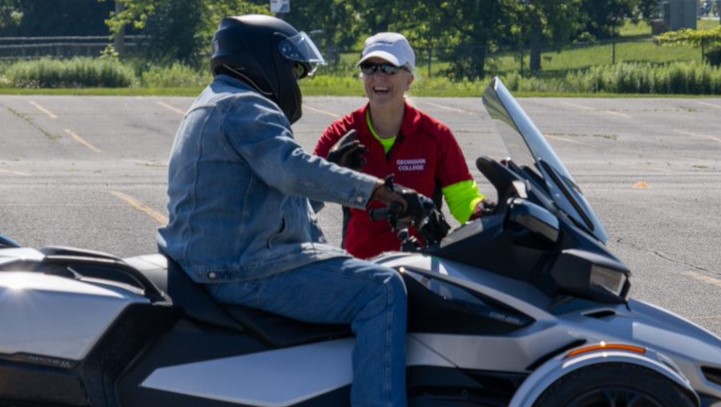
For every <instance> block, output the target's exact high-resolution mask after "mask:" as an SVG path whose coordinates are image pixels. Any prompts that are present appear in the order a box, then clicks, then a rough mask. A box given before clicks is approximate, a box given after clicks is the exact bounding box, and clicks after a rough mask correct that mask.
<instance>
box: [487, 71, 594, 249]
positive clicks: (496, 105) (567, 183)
mask: <svg viewBox="0 0 721 407" xmlns="http://www.w3.org/2000/svg"><path fill="white" fill-rule="evenodd" d="M483 104H484V105H485V107H486V110H487V111H488V114H489V115H490V116H491V118H493V119H495V120H496V123H497V124H498V130H499V134H500V136H501V138H502V139H503V143H504V144H505V145H506V148H507V149H508V152H509V153H510V158H511V159H512V160H513V162H515V163H516V164H517V165H519V166H520V167H522V168H527V169H528V170H529V171H533V172H534V173H536V174H537V175H538V176H539V177H540V178H541V179H542V180H543V182H545V184H546V187H547V188H548V191H549V193H550V195H551V196H550V198H551V199H552V200H553V201H554V202H555V204H556V206H557V207H558V209H560V210H561V211H563V212H565V213H566V214H567V215H568V216H569V217H570V218H571V219H573V221H574V222H575V223H576V224H577V225H579V226H580V227H582V228H584V229H585V230H586V231H588V232H589V233H590V234H591V235H593V236H594V237H595V238H596V239H598V240H599V241H601V242H603V243H606V240H607V236H606V232H605V231H604V229H603V226H601V223H600V222H599V220H598V218H597V217H596V214H595V213H594V212H593V209H592V208H591V205H590V204H589V203H588V201H587V200H586V197H585V196H584V195H583V193H582V192H581V189H580V188H579V187H578V185H577V184H576V182H575V181H574V180H573V177H572V176H571V173H569V172H568V170H567V169H566V166H564V165H563V163H562V162H561V160H560V159H559V158H558V156H557V155H556V153H555V152H554V151H553V149H552V148H551V146H550V144H548V142H547V141H546V139H545V138H544V137H543V135H542V134H541V132H540V131H539V130H538V129H537V128H536V126H535V125H534V124H533V122H532V121H531V119H530V118H529V117H528V115H527V114H526V112H525V111H523V108H521V106H520V105H519V104H518V102H517V101H516V99H514V98H513V96H512V95H511V93H510V92H509V91H508V89H506V87H505V85H503V83H502V82H501V80H500V79H498V78H494V79H493V80H492V81H491V83H490V84H489V85H488V87H487V88H486V90H485V92H484V93H483Z"/></svg>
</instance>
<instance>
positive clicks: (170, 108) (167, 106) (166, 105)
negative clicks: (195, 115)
mask: <svg viewBox="0 0 721 407" xmlns="http://www.w3.org/2000/svg"><path fill="white" fill-rule="evenodd" d="M157 103H158V104H159V105H160V106H163V107H164V108H166V109H168V110H172V111H174V112H175V113H180V114H182V115H183V116H185V110H181V109H178V108H177V107H175V106H170V105H169V104H167V103H165V102H157Z"/></svg>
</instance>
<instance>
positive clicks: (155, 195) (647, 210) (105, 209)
mask: <svg viewBox="0 0 721 407" xmlns="http://www.w3.org/2000/svg"><path fill="white" fill-rule="evenodd" d="M191 102H192V98H181V97H163V98H158V97H71V96H0V123H2V128H0V146H1V147H0V232H2V233H4V234H6V235H9V236H11V237H13V238H14V239H16V240H18V241H19V242H20V243H22V244H24V245H28V246H36V247H37V246H43V245H50V244H53V245H67V246H77V247H84V248H89V249H94V250H101V251H106V252H110V253H113V254H117V255H120V256H132V255H136V254H141V253H149V252H154V251H155V240H154V233H155V230H156V229H157V228H158V226H160V225H162V224H163V223H164V222H165V220H166V219H167V212H166V209H165V205H166V196H165V185H166V171H167V158H168V152H169V150H170V146H171V143H172V139H173V135H174V133H175V129H176V127H177V125H178V123H179V121H180V119H181V118H182V115H183V113H184V112H185V109H187V107H188V106H189V105H190V103H191ZM519 102H520V104H521V105H522V106H523V107H524V109H526V111H527V113H528V114H529V116H530V117H531V118H532V119H533V120H534V122H535V123H536V125H537V126H538V128H539V129H540V130H541V131H542V132H543V133H544V134H545V135H546V137H547V139H548V140H549V142H550V144H551V145H552V146H553V147H554V149H555V150H556V152H557V153H558V155H559V157H560V158H561V159H562V160H563V161H564V163H565V164H566V166H567V167H568V169H569V170H570V172H571V173H572V174H573V175H574V177H575V180H576V182H577V183H578V184H579V185H580V187H581V189H582V190H583V191H584V193H585V194H586V196H587V198H588V200H589V201H590V203H591V205H592V206H593V207H594V209H595V210H596V212H597V214H598V215H599V217H600V219H601V222H602V223H603V225H604V226H605V228H606V231H607V232H608V235H609V242H608V245H609V247H611V249H612V250H613V251H614V252H615V253H616V254H617V255H618V257H619V258H621V259H622V260H623V261H624V262H626V263H627V265H628V266H629V267H630V268H631V270H632V271H633V272H634V280H633V284H634V285H633V288H632V294H633V295H634V296H636V297H639V298H641V299H645V300H649V301H651V302H654V303H656V304H658V305H660V306H662V307H664V308H668V309H671V310H673V311H675V312H676V313H678V314H680V315H682V316H685V317H687V318H690V319H691V320H693V321H694V322H697V323H698V324H700V325H702V326H704V327H707V328H708V329H710V330H711V331H713V332H715V333H717V334H721V254H719V246H721V226H720V225H719V223H720V222H721V216H720V214H719V208H720V205H719V202H721V99H719V98H700V99H699V98H668V99H666V98H664V99H654V98H638V99H635V98H628V99H581V98H577V99H566V98H563V99H561V98H524V99H520V100H519ZM362 103H363V99H361V98H331V97H308V98H305V100H304V117H303V119H301V120H300V121H299V122H298V123H297V124H296V125H295V126H294V130H295V134H296V137H297V139H298V141H299V142H300V144H301V145H303V147H304V148H307V149H312V148H313V146H314V145H315V141H316V140H317V138H318V136H319V135H320V133H321V132H322V131H323V129H325V127H326V126H327V125H328V124H330V123H331V122H332V121H333V120H335V119H336V118H338V117H340V116H341V115H343V114H345V113H348V112H350V111H351V110H354V109H356V108H357V107H359V106H360V105H361V104H362ZM413 103H415V104H416V105H417V106H418V107H419V108H421V109H422V110H424V111H426V112H428V113H430V114H431V115H433V116H435V117H437V118H439V119H441V120H442V121H444V122H445V123H446V124H448V125H449V127H451V129H452V130H453V131H454V133H455V135H456V137H457V138H458V140H459V143H460V144H461V146H462V148H463V150H464V152H465V154H466V158H467V160H468V162H469V166H470V167H471V168H472V170H473V173H474V175H475V176H476V178H477V180H478V182H479V184H480V186H481V188H482V189H483V191H484V192H485V193H487V194H488V195H491V196H493V195H494V192H493V191H492V190H490V188H491V187H490V185H489V184H488V183H487V182H485V180H483V179H482V177H481V175H480V173H479V172H478V171H477V170H476V169H475V167H474V162H475V158H476V157H477V156H478V155H479V154H486V155H489V156H491V157H503V156H504V155H505V150H504V147H503V145H502V143H501V141H500V138H499V137H498V136H497V134H496V132H495V127H494V124H493V123H492V120H490V119H489V117H488V115H487V114H486V113H485V111H484V109H483V106H482V103H481V100H480V98H458V99H455V98H418V99H413ZM339 219H340V210H339V208H337V207H336V206H333V205H330V207H328V208H326V209H324V210H323V211H322V212H321V213H320V221H321V224H322V226H323V227H324V230H325V231H326V234H327V236H328V238H329V239H330V240H331V241H332V242H336V243H337V242H338V240H339V236H340V224H339Z"/></svg>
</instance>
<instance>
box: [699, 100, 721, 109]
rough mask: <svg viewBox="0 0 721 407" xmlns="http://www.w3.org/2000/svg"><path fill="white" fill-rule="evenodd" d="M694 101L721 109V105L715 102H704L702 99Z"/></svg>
mask: <svg viewBox="0 0 721 407" xmlns="http://www.w3.org/2000/svg"><path fill="white" fill-rule="evenodd" d="M694 102H696V103H698V104H699V105H704V106H709V107H713V108H715V109H721V106H719V105H715V104H713V103H708V102H702V101H700V100H694Z"/></svg>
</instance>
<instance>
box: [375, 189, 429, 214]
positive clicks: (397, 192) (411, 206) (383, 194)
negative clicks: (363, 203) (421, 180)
mask: <svg viewBox="0 0 721 407" xmlns="http://www.w3.org/2000/svg"><path fill="white" fill-rule="evenodd" d="M421 197H422V195H420V194H419V193H418V192H416V191H414V190H412V189H410V188H405V187H401V186H399V185H396V186H395V187H394V188H393V189H390V188H388V187H387V186H386V184H385V183H384V182H382V181H379V182H378V184H377V185H376V187H375V189H374V190H373V195H372V197H371V200H376V201H380V202H383V203H384V204H385V205H386V206H389V207H392V205H393V204H399V205H400V207H401V211H400V212H399V213H398V215H397V216H398V218H399V219H403V218H412V219H417V218H419V217H421V216H423V203H422V198H421Z"/></svg>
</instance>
